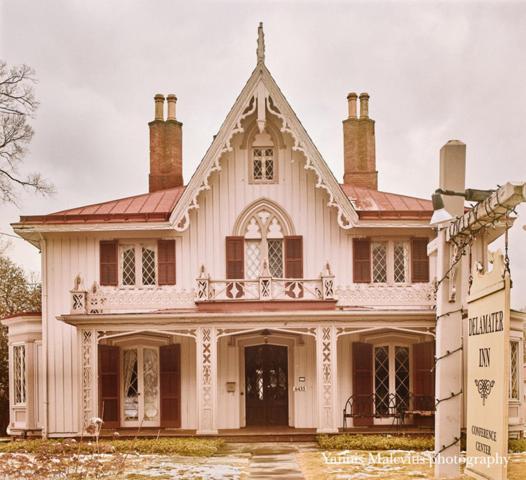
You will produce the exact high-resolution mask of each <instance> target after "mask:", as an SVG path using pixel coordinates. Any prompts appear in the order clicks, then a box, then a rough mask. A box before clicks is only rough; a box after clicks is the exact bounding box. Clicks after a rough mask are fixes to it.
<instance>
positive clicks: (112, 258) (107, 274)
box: [99, 240, 119, 286]
mask: <svg viewBox="0 0 526 480" xmlns="http://www.w3.org/2000/svg"><path fill="white" fill-rule="evenodd" d="M118 247H119V245H118V242H117V240H109V241H107V240H103V241H101V242H100V252H99V258H100V284H101V285H113V286H116V285H117V284H118V262H117V252H118V249H119V248H118Z"/></svg>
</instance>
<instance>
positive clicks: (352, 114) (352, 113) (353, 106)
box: [347, 92, 358, 118]
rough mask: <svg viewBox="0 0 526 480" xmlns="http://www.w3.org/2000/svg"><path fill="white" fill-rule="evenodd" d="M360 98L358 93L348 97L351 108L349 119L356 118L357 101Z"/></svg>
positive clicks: (352, 93) (350, 94)
mask: <svg viewBox="0 0 526 480" xmlns="http://www.w3.org/2000/svg"><path fill="white" fill-rule="evenodd" d="M357 98H358V95H356V93H354V92H351V93H349V95H347V103H348V106H349V118H356V99H357Z"/></svg>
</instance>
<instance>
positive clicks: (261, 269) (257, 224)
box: [244, 208, 284, 279]
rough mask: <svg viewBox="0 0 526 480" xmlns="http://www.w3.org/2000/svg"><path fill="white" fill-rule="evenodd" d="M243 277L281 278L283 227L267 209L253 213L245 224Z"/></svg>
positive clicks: (282, 266)
mask: <svg viewBox="0 0 526 480" xmlns="http://www.w3.org/2000/svg"><path fill="white" fill-rule="evenodd" d="M244 238H245V265H246V268H245V277H246V278H247V279H255V278H258V277H259V276H261V275H264V276H266V275H268V276H271V277H274V278H283V271H284V257H283V238H284V235H283V225H282V224H281V222H280V220H279V219H278V217H277V216H276V215H275V214H273V213H272V212H270V211H269V210H267V209H264V208H263V209H261V210H259V211H257V212H256V213H254V214H253V215H252V216H251V217H250V218H249V220H248V222H247V223H246V227H245V232H244Z"/></svg>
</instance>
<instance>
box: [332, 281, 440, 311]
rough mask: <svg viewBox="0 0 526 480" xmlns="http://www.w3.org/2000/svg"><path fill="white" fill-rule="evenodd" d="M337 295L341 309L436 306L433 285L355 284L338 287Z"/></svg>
mask: <svg viewBox="0 0 526 480" xmlns="http://www.w3.org/2000/svg"><path fill="white" fill-rule="evenodd" d="M335 295H336V298H337V299H338V306H341V307H386V308H387V307H399V308H415V307H417V308H432V307H433V306H434V305H435V293H434V284H432V283H412V284H403V285H382V284H377V283H355V284H353V285H348V286H345V287H337V288H336V291H335Z"/></svg>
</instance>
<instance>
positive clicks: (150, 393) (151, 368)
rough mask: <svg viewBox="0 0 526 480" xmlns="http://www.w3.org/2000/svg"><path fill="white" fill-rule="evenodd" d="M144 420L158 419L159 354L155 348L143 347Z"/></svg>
mask: <svg viewBox="0 0 526 480" xmlns="http://www.w3.org/2000/svg"><path fill="white" fill-rule="evenodd" d="M143 361H144V374H143V375H144V420H147V421H156V420H159V419H160V412H159V354H158V351H157V349H154V348H145V349H144V359H143Z"/></svg>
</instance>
